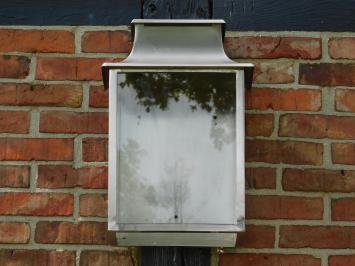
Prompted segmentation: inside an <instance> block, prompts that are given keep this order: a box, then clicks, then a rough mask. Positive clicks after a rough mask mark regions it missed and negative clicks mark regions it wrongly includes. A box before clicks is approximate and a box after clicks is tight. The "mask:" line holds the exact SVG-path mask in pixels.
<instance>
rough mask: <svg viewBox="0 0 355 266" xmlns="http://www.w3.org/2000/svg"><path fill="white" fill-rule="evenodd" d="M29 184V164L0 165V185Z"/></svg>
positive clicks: (19, 185)
mask: <svg viewBox="0 0 355 266" xmlns="http://www.w3.org/2000/svg"><path fill="white" fill-rule="evenodd" d="M29 186H30V167H29V166H22V165H0V187H14V188H16V187H17V188H21V187H22V188H26V187H29Z"/></svg>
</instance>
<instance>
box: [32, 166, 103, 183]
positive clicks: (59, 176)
mask: <svg viewBox="0 0 355 266" xmlns="http://www.w3.org/2000/svg"><path fill="white" fill-rule="evenodd" d="M107 175H108V173H107V167H106V166H97V167H95V166H87V167H82V168H77V169H74V168H73V167H71V166H69V165H40V166H39V167H38V180H37V186H38V187H40V188H73V187H81V188H93V189H94V188H107Z"/></svg>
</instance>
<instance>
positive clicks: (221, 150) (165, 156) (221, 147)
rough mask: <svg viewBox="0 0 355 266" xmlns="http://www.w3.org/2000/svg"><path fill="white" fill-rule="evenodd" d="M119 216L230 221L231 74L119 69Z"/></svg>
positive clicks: (126, 219) (122, 220)
mask: <svg viewBox="0 0 355 266" xmlns="http://www.w3.org/2000/svg"><path fill="white" fill-rule="evenodd" d="M117 95H118V96H117V97H118V99H117V101H118V114H119V116H118V118H117V119H118V124H119V132H118V143H119V144H118V147H117V149H118V154H119V156H118V158H119V159H118V198H117V201H118V202H117V208H118V223H119V224H142V223H143V224H152V223H154V224H156V223H163V224H166V223H168V224H174V223H184V224H234V223H235V208H236V207H235V206H236V204H235V190H236V182H235V174H236V169H235V167H236V166H235V162H236V153H235V144H236V142H235V139H236V132H235V129H236V125H235V112H236V76H235V73H201V72H199V73H197V72H195V73H190V72H189V73H188V72H183V73H176V72H165V73H162V72H159V73H148V72H146V73H119V74H118V93H117Z"/></svg>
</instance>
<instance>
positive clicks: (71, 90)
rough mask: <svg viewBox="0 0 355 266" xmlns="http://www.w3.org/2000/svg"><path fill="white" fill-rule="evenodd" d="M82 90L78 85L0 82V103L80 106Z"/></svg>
mask: <svg viewBox="0 0 355 266" xmlns="http://www.w3.org/2000/svg"><path fill="white" fill-rule="evenodd" d="M82 99H83V91H82V88H81V86H79V85H66V84H48V85H47V84H46V85H44V84H43V85H42V84H19V83H11V84H6V83H5V84H0V104H3V105H20V106H23V105H35V106H37V105H44V106H67V107H80V106H81V102H82Z"/></svg>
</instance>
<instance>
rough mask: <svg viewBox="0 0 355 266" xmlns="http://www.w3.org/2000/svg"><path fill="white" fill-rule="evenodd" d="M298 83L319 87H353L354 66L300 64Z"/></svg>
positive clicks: (354, 81)
mask: <svg viewBox="0 0 355 266" xmlns="http://www.w3.org/2000/svg"><path fill="white" fill-rule="evenodd" d="M299 82H300V83H301V84H311V85H320V86H355V64H341V63H336V64H332V63H321V64H300V70H299Z"/></svg>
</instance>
